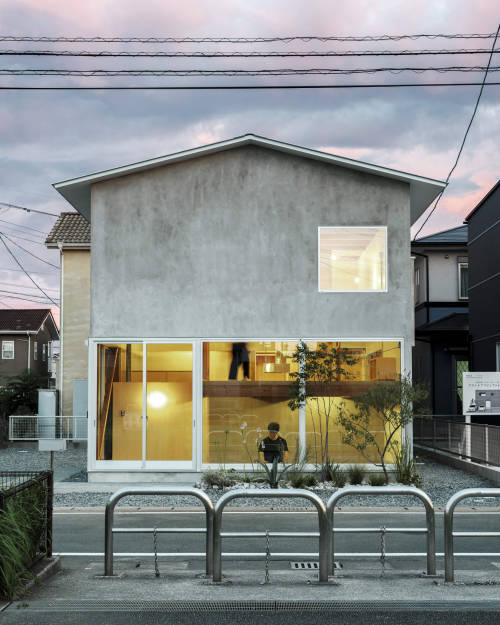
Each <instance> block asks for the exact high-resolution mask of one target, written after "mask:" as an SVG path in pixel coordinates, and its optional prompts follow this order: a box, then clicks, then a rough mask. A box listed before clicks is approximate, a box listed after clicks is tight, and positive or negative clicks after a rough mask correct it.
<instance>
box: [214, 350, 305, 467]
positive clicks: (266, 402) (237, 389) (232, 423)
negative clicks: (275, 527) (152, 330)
mask: <svg viewBox="0 0 500 625" xmlns="http://www.w3.org/2000/svg"><path fill="white" fill-rule="evenodd" d="M295 349H296V343H295V342H283V341H249V342H238V343H232V342H206V343H203V462H205V463H217V464H219V465H222V466H224V465H226V464H232V463H238V464H245V465H247V466H248V467H249V468H250V467H251V466H252V465H254V466H255V463H256V462H257V459H258V452H257V448H258V444H259V442H260V440H261V439H263V438H264V437H266V436H267V426H268V424H269V423H270V422H272V421H274V422H277V423H279V424H280V435H281V436H282V437H283V438H285V439H286V441H287V444H288V449H289V459H290V460H293V458H294V456H295V454H296V452H297V441H298V435H299V432H298V427H299V415H298V411H295V412H292V411H291V410H290V408H289V407H288V401H289V399H290V380H291V378H290V373H291V372H292V371H294V370H295V371H296V370H297V366H296V364H295V363H294V362H293V360H292V354H293V352H294V351H295Z"/></svg>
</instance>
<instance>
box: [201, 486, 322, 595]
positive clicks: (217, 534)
mask: <svg viewBox="0 0 500 625" xmlns="http://www.w3.org/2000/svg"><path fill="white" fill-rule="evenodd" d="M252 497H266V498H277V499H283V498H304V499H308V500H309V501H310V502H311V503H313V504H314V506H315V507H316V510H317V512H318V526H319V581H320V582H322V583H323V582H328V527H329V526H328V515H327V513H326V506H325V504H324V503H323V501H322V500H321V499H320V498H319V497H318V496H317V495H315V494H314V493H311V492H310V491H307V490H303V489H297V490H293V491H290V490H288V489H286V488H277V489H272V490H270V491H262V490H260V489H249V490H244V489H240V490H233V491H231V492H228V493H225V494H224V495H222V497H221V498H220V499H219V501H218V502H217V504H216V506H215V513H214V531H213V581H214V582H215V583H220V582H222V536H221V532H222V513H223V511H224V508H225V507H226V506H227V504H228V503H229V502H230V501H232V500H233V499H242V498H252Z"/></svg>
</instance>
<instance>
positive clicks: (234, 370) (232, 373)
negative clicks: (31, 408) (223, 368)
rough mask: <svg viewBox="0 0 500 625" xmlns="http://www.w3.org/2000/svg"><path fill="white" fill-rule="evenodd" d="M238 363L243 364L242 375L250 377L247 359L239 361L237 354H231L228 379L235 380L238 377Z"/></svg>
mask: <svg viewBox="0 0 500 625" xmlns="http://www.w3.org/2000/svg"><path fill="white" fill-rule="evenodd" d="M240 365H243V376H244V377H245V378H249V377H250V363H249V362H248V360H244V361H243V362H241V361H240V359H239V358H238V356H237V355H236V356H233V359H232V361H231V367H230V368H229V379H230V380H236V378H237V377H238V369H239V366H240Z"/></svg>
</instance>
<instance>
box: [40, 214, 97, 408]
mask: <svg viewBox="0 0 500 625" xmlns="http://www.w3.org/2000/svg"><path fill="white" fill-rule="evenodd" d="M45 244H46V246H47V247H48V248H50V249H59V250H60V255H61V262H60V266H61V289H60V291H61V321H60V323H61V343H60V352H59V363H58V373H59V375H58V382H57V383H58V388H59V391H60V393H59V401H60V408H59V412H60V414H62V415H74V416H85V415H86V412H87V396H88V388H87V377H88V346H87V345H88V337H89V328H90V223H89V222H88V221H87V220H86V219H85V218H84V217H82V215H80V214H79V213H62V214H61V215H60V217H59V219H58V220H57V221H56V223H55V224H54V227H53V228H52V230H51V231H50V233H49V235H48V237H47V239H46V240H45Z"/></svg>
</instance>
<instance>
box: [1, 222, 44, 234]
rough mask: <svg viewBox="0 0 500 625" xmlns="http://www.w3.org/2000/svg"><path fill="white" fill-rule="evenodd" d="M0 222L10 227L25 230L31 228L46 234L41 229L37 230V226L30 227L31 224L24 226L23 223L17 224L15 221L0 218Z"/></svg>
mask: <svg viewBox="0 0 500 625" xmlns="http://www.w3.org/2000/svg"><path fill="white" fill-rule="evenodd" d="M0 222H2V223H4V224H10V225H11V227H16V228H23V229H25V230H33V231H34V232H39V233H40V234H43V235H45V236H48V234H49V233H48V232H44V231H43V230H38V228H32V227H31V226H25V225H24V224H18V223H16V222H15V221H8V220H7V219H0Z"/></svg>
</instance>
